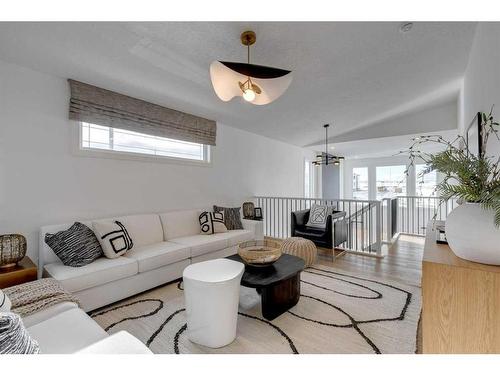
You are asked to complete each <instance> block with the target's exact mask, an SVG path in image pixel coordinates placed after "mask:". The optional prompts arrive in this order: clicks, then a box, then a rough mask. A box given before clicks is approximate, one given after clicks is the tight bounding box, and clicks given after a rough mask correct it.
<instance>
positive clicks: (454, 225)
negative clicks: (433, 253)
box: [446, 203, 500, 265]
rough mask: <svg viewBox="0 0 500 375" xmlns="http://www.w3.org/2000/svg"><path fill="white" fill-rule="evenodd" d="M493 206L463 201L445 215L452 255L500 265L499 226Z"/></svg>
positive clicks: (447, 236)
mask: <svg viewBox="0 0 500 375" xmlns="http://www.w3.org/2000/svg"><path fill="white" fill-rule="evenodd" d="M493 218H494V212H493V210H484V209H482V208H481V206H480V204H479V203H464V204H461V205H460V206H458V207H457V208H455V209H454V210H453V211H451V212H450V214H449V215H448V217H447V219H446V239H447V240H448V244H449V245H450V248H451V250H453V252H454V253H455V255H456V256H458V257H460V258H463V259H466V260H470V261H473V262H478V263H485V264H492V265H500V228H497V227H495V224H494V220H493Z"/></svg>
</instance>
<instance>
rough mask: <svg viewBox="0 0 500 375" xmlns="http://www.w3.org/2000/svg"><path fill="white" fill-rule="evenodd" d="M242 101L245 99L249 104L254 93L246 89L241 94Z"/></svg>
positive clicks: (253, 97)
mask: <svg viewBox="0 0 500 375" xmlns="http://www.w3.org/2000/svg"><path fill="white" fill-rule="evenodd" d="M243 99H245V100H246V101H247V102H251V101H253V100H254V99H255V92H254V91H253V90H252V89H246V90H245V91H244V92H243Z"/></svg>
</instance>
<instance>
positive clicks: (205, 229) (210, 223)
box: [199, 211, 227, 234]
mask: <svg viewBox="0 0 500 375" xmlns="http://www.w3.org/2000/svg"><path fill="white" fill-rule="evenodd" d="M199 221H200V229H201V233H202V234H214V233H224V232H227V228H226V226H225V225H224V212H208V211H203V212H202V213H201V214H200V216H199Z"/></svg>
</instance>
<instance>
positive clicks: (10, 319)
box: [0, 312, 40, 354]
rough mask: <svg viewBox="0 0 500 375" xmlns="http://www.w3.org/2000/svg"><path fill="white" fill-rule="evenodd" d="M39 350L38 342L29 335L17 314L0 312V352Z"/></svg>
mask: <svg viewBox="0 0 500 375" xmlns="http://www.w3.org/2000/svg"><path fill="white" fill-rule="evenodd" d="M39 351H40V349H39V347H38V343H37V342H36V341H35V340H33V339H32V338H31V337H30V334H29V333H28V331H27V330H26V328H24V325H23V322H22V320H21V317H20V316H19V315H17V314H14V313H8V312H4V313H1V314H0V354H37V353H38V352H39Z"/></svg>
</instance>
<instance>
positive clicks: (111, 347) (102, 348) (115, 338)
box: [78, 331, 153, 354]
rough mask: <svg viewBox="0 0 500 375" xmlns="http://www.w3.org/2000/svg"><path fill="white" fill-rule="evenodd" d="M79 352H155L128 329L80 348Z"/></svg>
mask: <svg viewBox="0 0 500 375" xmlns="http://www.w3.org/2000/svg"><path fill="white" fill-rule="evenodd" d="M78 354H153V352H152V351H151V350H149V349H148V347H147V346H146V345H144V344H143V343H142V342H141V341H140V340H139V339H137V338H136V337H134V336H132V335H131V334H130V333H128V332H127V331H119V332H116V333H114V334H112V335H111V336H108V337H106V338H104V339H102V340H101V341H98V342H96V343H94V344H92V345H90V346H88V347H86V348H84V349H82V350H79V351H78Z"/></svg>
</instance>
